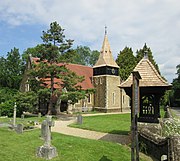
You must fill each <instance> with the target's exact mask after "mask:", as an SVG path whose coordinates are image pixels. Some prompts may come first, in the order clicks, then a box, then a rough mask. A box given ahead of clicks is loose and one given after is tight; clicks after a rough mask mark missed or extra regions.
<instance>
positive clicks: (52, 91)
mask: <svg viewBox="0 0 180 161" xmlns="http://www.w3.org/2000/svg"><path fill="white" fill-rule="evenodd" d="M53 93H54V76H53V75H51V94H50V100H49V105H48V112H47V114H48V115H51V114H52V109H53Z"/></svg>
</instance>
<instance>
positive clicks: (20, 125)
mask: <svg viewBox="0 0 180 161" xmlns="http://www.w3.org/2000/svg"><path fill="white" fill-rule="evenodd" d="M15 131H16V132H17V133H18V134H22V133H23V124H17V126H16V128H15Z"/></svg>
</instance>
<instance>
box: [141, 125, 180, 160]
mask: <svg viewBox="0 0 180 161" xmlns="http://www.w3.org/2000/svg"><path fill="white" fill-rule="evenodd" d="M149 125H150V124H149ZM149 125H147V124H146V125H145V126H146V127H145V126H144V127H143V126H142V125H140V128H139V143H140V149H143V151H144V152H146V153H147V154H149V155H151V156H153V157H154V158H156V159H157V160H161V157H162V156H163V155H166V156H167V158H168V161H180V135H173V136H169V137H162V136H161V129H160V128H159V127H158V124H157V125H153V124H151V126H149ZM158 129H159V130H158Z"/></svg>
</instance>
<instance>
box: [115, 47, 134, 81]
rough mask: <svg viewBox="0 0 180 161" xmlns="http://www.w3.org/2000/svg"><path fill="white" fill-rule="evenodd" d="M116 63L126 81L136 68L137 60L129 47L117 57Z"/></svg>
mask: <svg viewBox="0 0 180 161" xmlns="http://www.w3.org/2000/svg"><path fill="white" fill-rule="evenodd" d="M116 63H117V64H118V66H119V67H120V68H119V75H120V77H121V79H122V80H126V79H127V78H128V77H129V75H130V74H131V72H132V71H133V69H134V67H135V66H136V58H135V57H134V55H133V51H132V49H131V48H129V47H125V48H124V49H123V50H122V51H120V53H119V54H118V56H117V59H116Z"/></svg>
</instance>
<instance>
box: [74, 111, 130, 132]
mask: <svg viewBox="0 0 180 161" xmlns="http://www.w3.org/2000/svg"><path fill="white" fill-rule="evenodd" d="M130 117H131V116H130V113H128V114H112V115H101V116H87V117H83V124H81V125H79V124H76V123H74V124H71V125H70V126H71V127H76V128H82V129H88V130H93V131H100V132H106V133H111V134H121V135H127V134H128V133H129V131H130V125H131V122H130Z"/></svg>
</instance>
